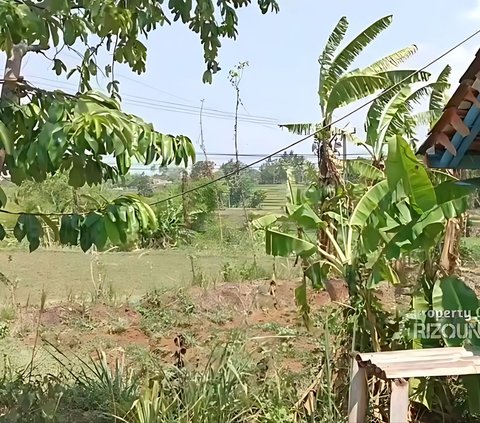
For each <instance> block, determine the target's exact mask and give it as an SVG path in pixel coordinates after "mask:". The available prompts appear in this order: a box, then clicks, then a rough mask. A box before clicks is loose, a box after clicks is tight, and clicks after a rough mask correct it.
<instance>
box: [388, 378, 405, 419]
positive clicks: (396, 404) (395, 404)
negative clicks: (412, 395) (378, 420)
mask: <svg viewBox="0 0 480 423" xmlns="http://www.w3.org/2000/svg"><path fill="white" fill-rule="evenodd" d="M391 386H392V395H391V397H390V423H408V406H409V400H408V380H405V379H395V380H392V382H391Z"/></svg>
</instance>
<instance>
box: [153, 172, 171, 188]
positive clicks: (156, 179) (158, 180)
mask: <svg viewBox="0 0 480 423" xmlns="http://www.w3.org/2000/svg"><path fill="white" fill-rule="evenodd" d="M171 183H172V181H167V180H166V179H164V178H163V177H162V176H161V175H158V174H156V175H153V176H152V184H153V185H155V186H156V187H164V186H166V185H169V184H171Z"/></svg>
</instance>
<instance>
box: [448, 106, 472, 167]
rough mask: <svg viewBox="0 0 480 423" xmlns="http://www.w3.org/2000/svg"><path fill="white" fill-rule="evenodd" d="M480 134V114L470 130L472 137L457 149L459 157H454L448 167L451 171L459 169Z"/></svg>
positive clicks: (468, 137)
mask: <svg viewBox="0 0 480 423" xmlns="http://www.w3.org/2000/svg"><path fill="white" fill-rule="evenodd" d="M479 132H480V113H479V114H478V115H477V118H476V119H475V122H474V124H473V126H472V127H471V128H470V135H468V136H467V137H465V138H464V139H463V141H462V143H461V144H460V147H459V148H458V149H457V155H456V156H455V157H453V159H452V160H451V161H450V164H449V165H448V167H449V169H457V168H458V165H459V164H460V163H461V162H462V159H463V157H464V156H465V153H466V152H467V151H468V149H469V148H470V146H471V145H472V143H473V141H475V138H477V135H478V133H479Z"/></svg>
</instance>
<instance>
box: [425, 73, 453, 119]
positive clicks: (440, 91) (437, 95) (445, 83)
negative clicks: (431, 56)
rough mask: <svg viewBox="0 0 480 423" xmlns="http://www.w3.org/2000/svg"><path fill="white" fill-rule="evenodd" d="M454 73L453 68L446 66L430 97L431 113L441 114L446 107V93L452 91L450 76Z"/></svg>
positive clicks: (429, 106) (429, 107)
mask: <svg viewBox="0 0 480 423" xmlns="http://www.w3.org/2000/svg"><path fill="white" fill-rule="evenodd" d="M451 73H452V68H451V67H450V66H449V65H447V66H445V67H444V68H443V69H442V71H441V72H440V74H439V75H438V78H437V80H436V81H435V82H436V87H435V88H434V89H433V90H432V93H431V95H430V102H429V105H428V109H429V110H431V111H436V112H440V111H442V110H443V108H444V107H445V103H446V92H447V91H448V90H449V89H450V82H449V80H450V75H451ZM430 123H432V122H430Z"/></svg>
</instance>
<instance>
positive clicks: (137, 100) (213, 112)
mask: <svg viewBox="0 0 480 423" xmlns="http://www.w3.org/2000/svg"><path fill="white" fill-rule="evenodd" d="M25 77H26V78H28V80H40V81H47V82H52V83H56V84H63V85H66V86H69V87H72V88H73V87H76V85H75V84H73V83H70V82H67V81H56V80H54V79H51V78H44V77H40V76H33V75H32V76H28V75H25ZM44 85H47V86H49V87H53V88H56V87H55V86H54V85H53V84H48V83H44ZM122 97H124V98H125V99H127V100H129V103H130V104H133V105H139V106H148V107H149V108H151V106H158V107H163V108H159V110H166V111H178V112H182V111H184V112H189V113H187V114H195V115H198V113H199V112H200V107H197V106H190V105H188V104H185V103H176V102H173V101H166V100H157V99H154V98H149V97H141V96H137V95H134V94H129V93H123V94H122ZM167 109H168V110H167ZM203 110H204V115H205V116H209V117H224V118H227V119H234V118H235V114H234V113H232V112H226V111H223V110H218V109H211V108H207V107H205V108H204V109H203ZM193 112H194V113H193ZM240 118H241V119H243V120H248V121H252V122H251V123H259V124H266V125H268V124H270V125H278V123H279V122H280V121H279V120H278V119H276V118H272V117H267V116H257V115H251V114H239V119H240Z"/></svg>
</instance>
